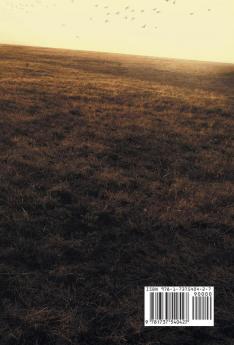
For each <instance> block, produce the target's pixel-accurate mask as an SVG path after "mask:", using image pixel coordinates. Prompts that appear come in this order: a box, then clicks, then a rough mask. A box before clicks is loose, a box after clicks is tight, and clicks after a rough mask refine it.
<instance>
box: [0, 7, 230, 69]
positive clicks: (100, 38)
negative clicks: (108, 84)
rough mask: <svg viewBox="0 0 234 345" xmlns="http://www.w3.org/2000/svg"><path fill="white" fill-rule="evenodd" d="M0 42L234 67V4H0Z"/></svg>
mask: <svg viewBox="0 0 234 345" xmlns="http://www.w3.org/2000/svg"><path fill="white" fill-rule="evenodd" d="M0 43H7V44H23V45H33V46H42V47H55V48H69V49H76V50H89V51H104V52H115V53H126V54H137V55H147V56H157V57H172V58H182V59H195V60H207V61H221V62H231V63H234V0H96V1H95V0H0Z"/></svg>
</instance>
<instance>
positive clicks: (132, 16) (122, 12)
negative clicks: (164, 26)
mask: <svg viewBox="0 0 234 345" xmlns="http://www.w3.org/2000/svg"><path fill="white" fill-rule="evenodd" d="M66 1H67V4H68V3H69V4H70V5H75V4H76V3H77V0H66ZM177 1H179V0H162V2H166V3H168V4H171V5H173V6H176V4H177ZM5 4H6V5H7V6H8V8H9V7H10V8H11V9H15V10H20V11H24V13H27V14H30V11H32V10H33V9H36V7H37V6H40V5H41V6H43V7H45V8H49V7H54V8H56V7H57V6H58V3H56V2H55V1H54V0H52V1H51V2H48V1H46V0H31V1H29V0H20V1H17V2H16V1H15V0H5ZM93 7H94V8H95V9H96V10H97V9H99V10H102V11H103V14H104V16H102V18H103V20H104V23H105V24H108V23H109V24H110V23H111V18H113V16H114V17H117V16H118V18H122V19H124V20H125V21H130V22H132V23H133V22H134V21H137V19H138V18H139V17H140V21H141V24H139V22H138V26H139V28H141V29H146V28H147V27H151V28H152V26H150V25H149V24H147V23H144V22H143V20H144V16H143V15H144V14H146V13H147V12H148V11H151V12H152V13H154V14H155V15H160V14H161V13H162V10H161V9H160V8H158V7H153V8H151V9H136V8H134V7H131V6H130V5H126V6H124V7H122V8H121V9H118V10H116V9H112V8H111V6H109V5H103V4H101V3H95V4H93ZM207 11H208V12H210V11H211V8H207ZM187 14H188V15H190V16H194V15H195V14H196V12H189V11H188V13H187ZM87 19H88V20H89V21H93V20H94V17H93V16H89V18H87ZM66 26H67V24H65V23H61V27H62V28H64V27H66ZM153 29H158V26H155V25H154V26H153ZM75 37H76V38H80V36H78V35H76V36H75Z"/></svg>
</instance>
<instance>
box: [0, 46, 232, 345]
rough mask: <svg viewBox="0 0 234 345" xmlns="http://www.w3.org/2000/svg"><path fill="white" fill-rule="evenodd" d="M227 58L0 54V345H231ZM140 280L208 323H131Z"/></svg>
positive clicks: (138, 309) (13, 49)
mask: <svg viewBox="0 0 234 345" xmlns="http://www.w3.org/2000/svg"><path fill="white" fill-rule="evenodd" d="M233 115H234V65H231V64H219V63H208V62H193V61H182V60H181V61H180V60H172V59H171V60H169V59H156V58H155V59H153V58H147V57H140V56H125V55H118V54H107V53H94V52H73V51H67V50H53V49H45V48H44V49H42V48H32V47H20V46H7V45H1V46H0V147H1V150H0V243H1V245H0V246H1V249H0V279H1V283H0V284H1V285H0V295H1V312H0V343H1V345H69V344H72V345H104V344H107V345H122V344H128V345H196V344H199V345H200V344H201V345H202V344H204V345H218V344H219V345H232V344H233V342H234V330H233V327H232V326H233V325H232V324H233V321H234V316H233V311H234V289H233V281H234V267H233V265H232V263H233V259H234V254H233V253H234V251H233V249H234V234H233V227H232V225H233V210H234V206H233V205H234V204H233V201H234V200H233V192H234V185H233V180H234V175H233V171H234V164H233V153H234V145H233V133H234V132H233V124H234V120H233ZM145 285H155V286H157V285H159V286H161V285H170V286H174V285H175V286H178V285H179V286H181V285H189V286H190V285H195V286H215V327H199V328H197V327H188V328H182V327H170V328H168V327H167V328H165V327H164V328H157V327H153V328H152V327H149V328H144V326H143V304H144V299H143V287H144V286H145Z"/></svg>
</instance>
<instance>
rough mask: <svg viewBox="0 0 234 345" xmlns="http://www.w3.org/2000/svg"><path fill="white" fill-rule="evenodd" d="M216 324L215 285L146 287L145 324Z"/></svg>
mask: <svg viewBox="0 0 234 345" xmlns="http://www.w3.org/2000/svg"><path fill="white" fill-rule="evenodd" d="M213 325H214V288H213V287H192V286H187V287H186V286H183V287H178V286H174V287H171V286H166V287H158V286H156V287H152V286H149V287H145V326H213Z"/></svg>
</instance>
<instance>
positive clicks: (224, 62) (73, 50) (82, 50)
mask: <svg viewBox="0 0 234 345" xmlns="http://www.w3.org/2000/svg"><path fill="white" fill-rule="evenodd" d="M0 46H11V47H24V48H38V49H51V50H53V49H54V50H65V51H71V52H86V53H99V54H113V55H124V56H132V57H134V56H135V57H145V58H149V59H163V60H179V61H188V62H198V63H199V62H200V63H214V64H227V65H234V62H228V61H221V60H205V59H204V60H203V59H196V58H194V59H193V58H182V57H168V56H158V55H144V54H140V53H139V54H137V53H135V54H134V53H123V52H113V51H98V50H88V49H74V48H63V47H51V46H47V45H44V46H41V45H39V46H38V45H33V44H24V43H1V42H0Z"/></svg>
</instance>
